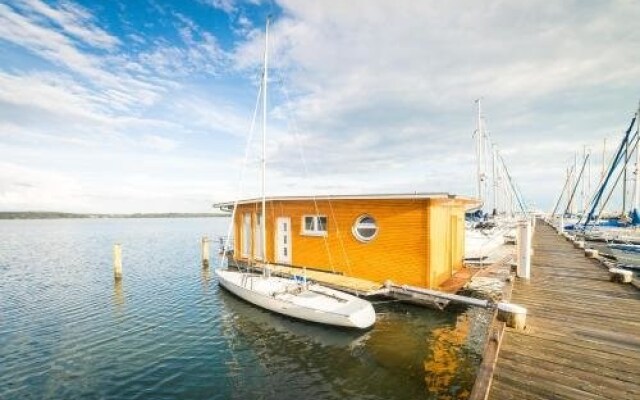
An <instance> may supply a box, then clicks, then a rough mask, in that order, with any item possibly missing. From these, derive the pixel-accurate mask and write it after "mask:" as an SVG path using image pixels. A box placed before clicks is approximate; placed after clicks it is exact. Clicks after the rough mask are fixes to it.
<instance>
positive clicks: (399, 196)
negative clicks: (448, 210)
mask: <svg viewBox="0 0 640 400" xmlns="http://www.w3.org/2000/svg"><path fill="white" fill-rule="evenodd" d="M419 199H451V200H459V201H461V202H464V203H468V204H470V205H476V204H478V203H479V202H478V200H477V199H475V198H473V197H469V196H460V195H455V194H449V193H442V192H440V193H420V192H414V193H388V194H347V195H344V194H342V195H316V196H268V197H267V198H266V201H305V200H307V201H309V200H311V201H314V200H316V201H317V200H419ZM261 201H262V198H261V197H260V198H253V199H245V200H238V201H237V202H235V201H230V202H224V203H217V204H214V205H213V207H215V208H220V209H221V210H231V209H233V206H234V204H252V203H257V202H261Z"/></svg>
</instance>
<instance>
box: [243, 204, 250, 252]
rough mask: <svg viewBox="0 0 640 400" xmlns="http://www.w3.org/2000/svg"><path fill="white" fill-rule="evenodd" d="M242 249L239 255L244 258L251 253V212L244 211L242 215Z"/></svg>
mask: <svg viewBox="0 0 640 400" xmlns="http://www.w3.org/2000/svg"><path fill="white" fill-rule="evenodd" d="M241 238H242V246H241V248H242V251H241V255H242V257H244V258H249V256H250V255H251V214H249V213H246V214H244V215H243V216H242V232H241Z"/></svg>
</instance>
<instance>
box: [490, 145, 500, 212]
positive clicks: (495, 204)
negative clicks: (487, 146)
mask: <svg viewBox="0 0 640 400" xmlns="http://www.w3.org/2000/svg"><path fill="white" fill-rule="evenodd" d="M496 152H497V150H496V145H495V144H492V145H491V174H492V175H493V212H494V213H496V214H498V208H499V207H498V166H497V163H496Z"/></svg>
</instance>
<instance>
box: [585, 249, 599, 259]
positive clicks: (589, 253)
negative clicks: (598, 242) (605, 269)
mask: <svg viewBox="0 0 640 400" xmlns="http://www.w3.org/2000/svg"><path fill="white" fill-rule="evenodd" d="M584 256H585V257H587V258H598V250H596V249H584Z"/></svg>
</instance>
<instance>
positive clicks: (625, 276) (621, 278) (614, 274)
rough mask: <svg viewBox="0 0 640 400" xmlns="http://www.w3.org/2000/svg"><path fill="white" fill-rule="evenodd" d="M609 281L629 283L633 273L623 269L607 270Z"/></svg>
mask: <svg viewBox="0 0 640 400" xmlns="http://www.w3.org/2000/svg"><path fill="white" fill-rule="evenodd" d="M609 280H610V281H611V282H618V283H631V281H632V280H633V272H631V271H629V270H628V269H623V268H609Z"/></svg>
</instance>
